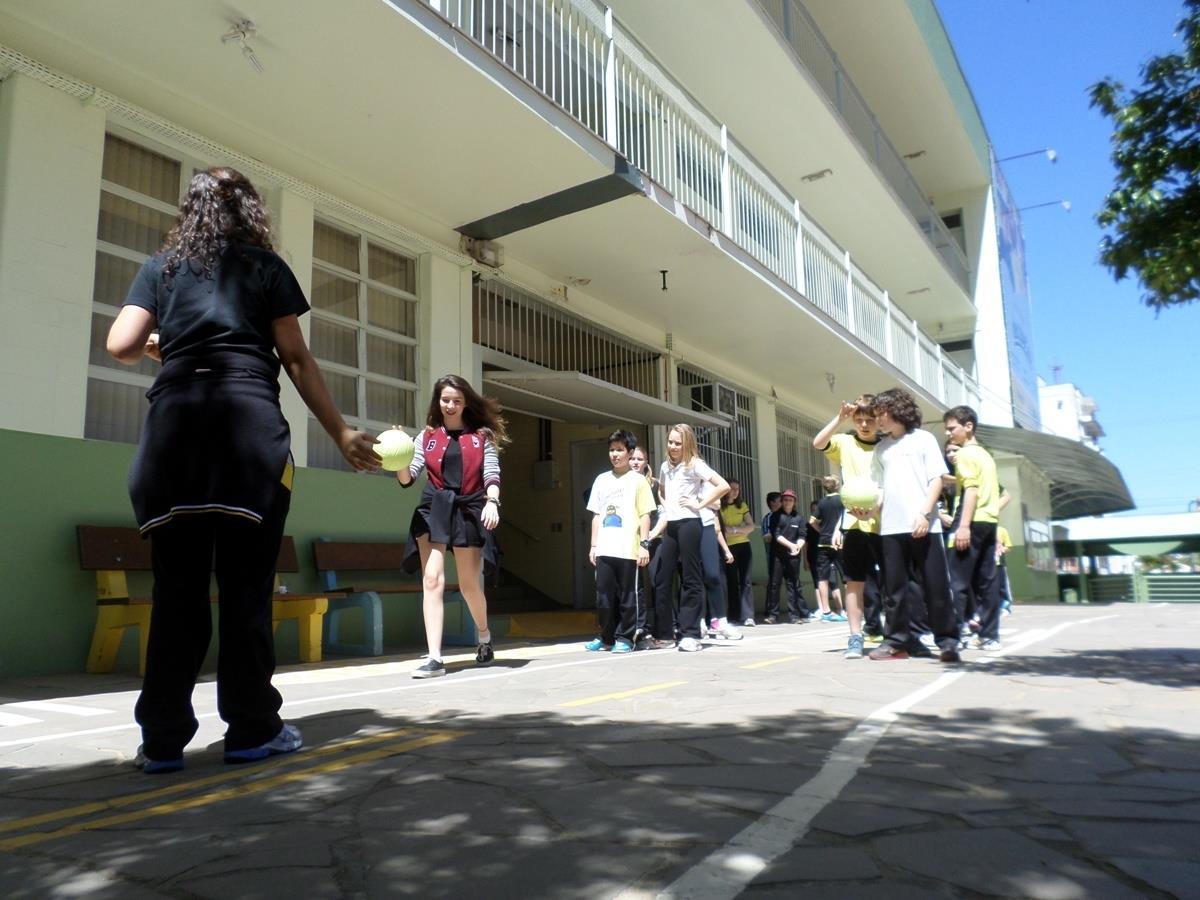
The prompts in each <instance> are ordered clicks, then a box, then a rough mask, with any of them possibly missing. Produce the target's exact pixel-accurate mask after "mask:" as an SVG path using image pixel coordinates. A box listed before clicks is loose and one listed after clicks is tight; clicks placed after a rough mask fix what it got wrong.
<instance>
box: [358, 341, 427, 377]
mask: <svg viewBox="0 0 1200 900" xmlns="http://www.w3.org/2000/svg"><path fill="white" fill-rule="evenodd" d="M414 356H415V354H414V353H413V348H412V347H411V346H410V345H408V344H398V343H396V342H395V341H389V340H388V339H387V338H382V337H377V336H376V335H373V334H368V335H367V371H368V372H372V373H374V374H375V375H387V376H388V377H390V378H400V379H403V380H404V381H416V380H417V379H416V364H415V361H414V359H413V357H414Z"/></svg>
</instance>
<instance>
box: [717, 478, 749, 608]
mask: <svg viewBox="0 0 1200 900" xmlns="http://www.w3.org/2000/svg"><path fill="white" fill-rule="evenodd" d="M721 521H722V523H724V525H725V543H726V544H728V545H729V552H730V553H732V554H733V562H731V563H729V564H728V565H726V566H725V586H726V589H727V596H728V598H729V621H731V622H736V623H737V624H739V625H753V624H754V594H753V589H752V585H751V584H750V564H751V562H752V561H753V551H752V550H751V549H750V535H751V534H753V533H754V531H755V525H754V517H753V516H751V515H750V506H749V504H747V503H746V500H745V498H744V497H742V485H741V483H740V482H739V481H738V480H737V479H736V478H730V479H729V493H728V494H726V495H725V496H724V497H722V498H721Z"/></svg>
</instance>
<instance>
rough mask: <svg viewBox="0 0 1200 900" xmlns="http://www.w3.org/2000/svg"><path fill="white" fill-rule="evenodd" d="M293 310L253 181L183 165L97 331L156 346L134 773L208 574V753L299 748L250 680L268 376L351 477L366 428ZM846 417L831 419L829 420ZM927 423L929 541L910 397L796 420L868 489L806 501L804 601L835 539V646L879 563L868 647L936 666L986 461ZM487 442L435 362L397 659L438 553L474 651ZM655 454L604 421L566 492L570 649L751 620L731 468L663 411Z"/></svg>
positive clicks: (482, 415)
mask: <svg viewBox="0 0 1200 900" xmlns="http://www.w3.org/2000/svg"><path fill="white" fill-rule="evenodd" d="M308 308H309V306H308V302H307V301H306V299H305V297H304V293H303V291H302V289H301V287H300V285H299V284H298V283H297V281H296V278H295V276H294V274H293V273H292V271H291V270H290V269H289V268H288V266H287V264H286V263H285V262H284V261H283V260H282V259H281V258H280V257H279V256H278V255H277V254H276V253H275V252H274V248H273V245H272V242H271V236H270V227H269V222H268V217H267V212H266V207H265V205H264V204H263V202H262V199H261V197H260V195H259V194H258V192H257V191H256V189H255V188H254V186H253V185H252V184H251V183H250V182H249V180H247V179H246V178H245V176H243V175H242V174H241V173H239V172H237V171H236V170H234V169H231V168H228V167H214V168H211V169H207V170H205V171H202V172H198V173H196V174H195V176H194V177H193V178H192V180H191V182H190V183H189V186H188V191H187V194H186V196H185V198H184V201H183V203H182V204H181V207H180V211H179V215H178V217H177V219H176V221H175V223H174V225H173V227H172V228H171V230H170V232H169V233H168V235H167V237H166V239H165V241H164V243H163V246H162V248H161V249H160V250H159V252H158V253H156V254H155V255H154V256H153V257H151V259H149V260H148V261H147V262H146V263H145V264H144V265H143V266H142V268H141V270H140V271H139V273H138V275H137V276H136V278H135V280H134V283H133V285H132V287H131V289H130V291H129V294H128V297H127V298H126V300H125V303H124V305H123V306H122V309H121V311H120V313H119V314H118V315H117V317H116V319H115V321H114V322H113V325H112V327H111V329H110V331H109V334H108V339H107V349H108V351H109V353H110V354H111V355H112V356H113V357H114V358H115V359H117V360H119V361H120V362H122V363H126V364H129V365H136V364H137V363H138V362H139V361H140V360H142V359H143V358H145V357H149V358H152V359H155V360H157V361H159V362H161V363H162V369H161V371H160V372H159V374H158V376H157V378H156V379H155V382H154V385H153V386H152V388H151V389H150V391H149V392H148V393H147V398H148V399H149V401H150V402H149V410H148V413H147V416H146V419H145V423H144V427H143V429H142V435H141V438H140V441H139V445H138V449H137V451H136V453H135V456H134V460H133V465H132V467H131V471H130V476H129V491H130V497H131V500H132V504H133V508H134V513H135V517H136V519H137V523H138V526H139V528H140V530H141V532H142V533H143V534H144V535H146V536H147V537H149V538H150V541H151V556H152V565H153V571H154V588H153V606H152V611H151V628H150V635H149V646H148V648H147V654H146V674H145V679H144V681H143V685H142V692H141V694H140V696H139V698H138V701H137V705H136V708H135V718H136V720H137V722H138V724H139V725H140V726H141V732H142V746H141V747H140V748H139V753H138V764H139V766H141V767H142V769H143V770H144V771H145V772H148V773H152V772H171V771H177V770H178V769H181V768H183V749H184V747H185V746H186V745H187V743H188V742H189V741H190V740H191V739H192V737H193V736H194V734H195V733H196V730H197V727H198V723H197V720H196V715H195V712H194V710H193V707H192V702H191V696H192V691H193V689H194V687H195V682H196V678H197V676H198V674H199V671H200V668H201V665H202V664H203V661H204V658H205V655H206V653H207V650H208V645H209V641H210V638H211V618H210V612H209V609H210V606H209V581H210V578H211V576H212V574H213V573H214V572H215V575H216V580H217V586H218V604H219V628H220V649H219V656H218V661H217V709H218V713H219V714H220V716H221V718H222V719H223V720H224V721H225V722H226V723H227V725H228V729H227V731H226V734H225V747H224V755H225V759H226V761H227V762H232V763H236V762H245V761H250V760H257V759H264V758H266V757H267V756H270V755H273V754H278V753H289V752H292V751H294V750H296V749H298V748H299V747H300V746H301V745H302V743H303V738H302V736H301V734H300V731H299V729H297V728H295V727H294V726H292V725H289V724H285V723H284V722H283V721H282V719H281V718H280V716H279V710H280V707H281V705H282V698H281V696H280V694H279V692H278V691H277V690H276V689H275V688H274V687H273V686H272V684H271V678H272V675H273V672H274V668H275V653H274V642H273V637H272V628H271V596H272V587H273V578H274V569H275V562H276V558H277V556H278V553H279V547H280V544H281V541H282V537H283V532H284V524H285V521H286V518H287V513H288V508H289V505H290V499H291V488H292V480H293V472H294V467H293V463H292V458H291V451H290V438H289V432H288V425H287V420H286V419H285V418H284V416H283V413H282V411H281V408H280V404H279V376H280V374H281V371H282V372H286V373H287V375H288V377H289V378H290V380H291V381H292V382H293V384H294V385H295V387H296V388H297V391H298V393H299V394H300V397H301V398H302V399H303V401H304V403H305V404H306V405H307V406H308V408H309V409H310V410H311V411H312V413H313V415H314V416H315V417H316V419H317V421H318V422H319V423H320V424H321V425H322V427H323V428H324V429H325V431H326V432H327V433H328V434H329V436H330V438H331V439H332V440H333V441H334V442H335V443H336V444H337V446H338V448H339V450H340V451H341V453H342V455H343V457H344V458H345V460H346V462H347V464H348V465H349V466H350V467H351V468H353V469H355V470H358V471H368V472H370V471H375V470H377V469H378V468H379V466H380V463H381V460H380V457H379V456H378V455H377V454H376V452H375V450H374V445H375V443H376V441H375V439H374V438H372V437H370V436H368V435H365V434H363V433H362V432H360V431H358V430H356V429H354V428H351V427H349V426H348V425H347V424H346V422H345V420H344V419H343V418H342V416H341V414H340V412H339V411H338V409H337V406H336V405H335V403H334V401H333V399H332V397H331V395H330V393H329V391H328V389H327V388H326V386H325V383H324V380H323V378H322V376H321V372H320V369H319V368H318V366H317V364H316V362H315V360H314V359H313V357H312V354H311V353H310V352H309V349H308V347H307V344H306V342H305V339H304V335H303V332H302V331H301V328H300V325H299V322H298V317H299V316H301V315H303V314H304V313H305V312H307V311H308ZM847 419H853V421H854V430H853V431H852V432H850V433H849V434H836V433H835V432H837V430H838V429H839V427H840V426H841V425H842V424H843V423H844V422H845V421H846V420H847ZM945 423H946V429H947V433H948V435H949V437H950V440H951V441H952V442H953V443H954V445H955V446H956V447H957V448H958V449H957V458H956V460H955V463H954V467H955V480H956V483H957V495H958V502H957V510H956V512H957V521H956V522H955V521H954V520H953V519H952V520H951V522H949V523H947V527H948V528H950V544H949V558H947V547H946V546H944V545H943V543H942V541H941V539H940V532H941V529H942V524H943V523H942V520H941V518H940V517H939V515H938V510H937V502H938V498H939V496H940V494H941V480H942V477H943V476H944V475H945V474H946V473H947V467H946V462H945V460H944V459H943V457H942V455H941V452H940V448H939V447H938V445H937V442H936V441H934V439H933V438H932V436H931V435H930V434H929V433H928V432H924V431H921V430H919V426H920V424H921V414H920V411H919V410H918V408H917V405H916V403H915V401H914V400H913V398H912V397H911V396H910V395H908V394H907V393H906V392H904V391H902V390H899V389H894V390H890V391H884V392H883V393H881V394H879V395H877V396H875V397H873V398H868V397H860V398H859V400H858V401H856V402H855V403H850V404H843V405H842V407H841V409H840V411H839V413H838V415H837V416H835V417H834V419H833V420H832V421H831V422H830V423H829V424H828V425H827V426H826V427H825V428H824V429H822V431H821V433H820V434H819V435H818V436H817V439H816V441H815V443H816V444H817V446H818V447H819V449H822V450H824V451H825V453H826V455H827V456H828V457H829V459H830V460H831V461H832V462H834V463H835V464H837V465H839V466H840V469H841V477H842V478H843V479H845V478H848V477H851V476H860V475H867V476H869V477H872V478H873V479H874V480H875V481H876V482H877V483H878V484H879V485H880V494H879V498H878V501H879V502H878V503H876V504H874V506H873V507H872V508H861V509H848V510H845V511H844V514H843V516H842V520H841V522H839V523H838V524H837V527H834V528H833V529H832V531H826V530H825V529H824V523H825V518H826V517H825V513H821V515H820V516H819V517H818V519H819V521H820V522H821V523H822V531H821V532H820V533H819V537H818V540H819V543H820V546H819V547H818V555H817V563H816V564H817V570H818V572H817V574H818V582H819V584H820V586H821V587H820V588H819V590H818V597H819V599H821V601H822V602H821V606H822V610H823V611H826V612H827V611H828V607H827V604H826V600H827V597H826V592H827V589H828V584H827V582H828V577H827V576H828V575H829V573H830V572H831V567H832V566H833V565H834V564H835V560H836V555H837V554H839V553H840V564H841V565H842V566H844V568H845V575H846V582H845V590H844V596H843V598H842V599H843V602H844V604H845V609H846V613H847V617H848V622H849V627H850V631H851V637H850V643H849V647H848V650H847V655H848V656H853V655H858V656H861V655H862V646H863V636H862V628H863V618H864V617H863V597H864V584H865V583H867V582H868V581H870V580H871V579H873V578H874V577H875V576H876V575H881V578H882V581H881V584H882V607H883V615H882V627H883V641H882V643H881V644H880V645H879V646H878V647H876V648H875V649H874V650H872V651H871V653H870V656H871V658H872V659H900V658H903V657H905V656H908V655H915V654H923V652H927V651H924V645H923V644H922V643H921V641H920V639H919V635H920V632H921V631H922V630H927V631H931V632H932V634H933V635H934V638H935V640H936V644H937V647H938V648H939V651H940V657H941V659H942V660H943V661H946V662H954V661H957V660H958V659H959V655H958V648H959V638H960V634H961V632H962V628H963V626H964V625H965V623H966V621H967V618H966V617H967V611H968V605H967V604H968V602H973V603H974V609H975V615H976V617H977V620H978V632H979V640H980V641H981V643H982V646H984V647H985V648H986V647H989V646H996V643H995V642H996V640H997V636H998V609H999V604H998V594H997V577H996V568H997V567H996V536H997V528H996V515H997V512H998V505H999V502H1000V491H999V487H998V484H997V482H996V477H995V465H994V463H993V462H992V461H991V457H990V456H989V455H988V454H987V453H986V451H984V450H983V449H982V447H980V446H979V445H978V443H977V442H976V440H975V436H974V429H975V427H976V425H977V418H976V416H975V413H974V412H973V411H972V410H970V409H969V408H968V407H956V408H955V409H952V410H950V411H949V412H948V413H947V414H946V417H945ZM877 432H879V433H881V434H882V437H877V436H876V433H877ZM506 439H507V438H506V433H505V422H504V419H503V418H502V417H501V416H500V413H499V407H498V406H497V404H496V403H495V402H494V401H492V400H490V399H488V398H485V397H483V396H481V395H479V394H478V393H476V392H475V391H474V390H473V389H472V387H471V386H470V384H468V383H467V382H466V381H465V380H464V379H462V378H461V377H459V376H456V375H448V376H444V377H442V378H440V379H438V381H437V382H436V383H435V385H434V389H433V395H432V397H431V399H430V404H429V409H428V413H427V416H426V425H425V428H424V429H423V430H422V431H421V432H420V434H419V435H418V436H417V439H416V441H415V455H414V458H413V461H412V463H411V465H409V466H408V467H406V468H403V469H401V470H400V471H399V472H397V479H398V480H399V482H400V484H401V485H404V486H408V485H411V484H412V483H413V482H414V481H415V480H416V479H417V477H418V476H420V475H421V474H422V472H426V473H427V474H428V480H427V483H426V485H425V488H424V490H423V493H422V496H421V499H420V502H419V503H418V505H417V508H416V510H415V511H414V513H413V516H412V521H411V523H410V528H409V543H410V547H409V549H410V553H409V554H408V558H409V561H410V564H411V568H412V569H413V570H416V571H419V572H420V573H421V576H422V584H423V609H424V618H425V629H426V638H427V642H428V654H427V657H426V659H425V662H424V663H423V664H422V665H421V666H420V667H419V668H418V669H417V670H416V671H415V672H414V673H413V674H414V677H418V678H428V677H435V676H438V675H442V674H444V673H445V666H444V664H443V662H442V658H441V641H442V622H443V613H442V600H443V593H444V588H445V557H446V554H447V553H448V552H450V553H453V554H454V556H455V561H456V565H457V569H458V575H459V582H460V584H461V590H462V592H463V596H464V597H465V599H466V601H467V606H468V608H469V610H470V613H471V616H472V618H473V619H474V621H475V624H476V628H477V630H478V634H479V644H478V647H477V650H476V663H477V664H478V665H481V666H486V665H489V664H491V663H492V661H493V659H494V651H493V649H492V644H491V635H490V634H489V632H488V619H487V606H486V599H485V597H484V592H483V589H482V586H481V585H482V581H481V577H480V576H481V573H482V572H483V571H484V570H485V569H486V568H487V567H488V566H489V565H493V564H494V563H495V561H496V548H495V542H494V540H493V539H492V532H493V530H494V529H495V527H496V525H497V524H498V523H499V521H500V514H499V509H500V467H499V461H498V450H499V448H500V447H501V446H502V445H503V444H504V443H505V441H506ZM666 449H667V459H666V460H665V461H664V462H663V463H662V466H661V468H660V469H659V471H658V475H657V477H655V476H654V475H653V474H652V471H651V467H650V465H649V460H648V459H647V458H646V456H645V452H644V450H642V449H641V448H639V447H637V445H636V441H635V440H634V438H633V436H632V435H631V434H629V433H628V432H625V431H618V432H615V433H614V434H613V435H612V436H611V438H610V441H609V459H610V462H611V463H612V468H611V471H610V472H607V473H604V474H603V475H602V476H600V477H599V478H597V479H596V484H595V485H594V486H593V490H592V492H591V497H590V501H589V503H590V505H589V509H591V511H592V512H593V513H594V514H595V519H594V523H593V528H592V542H591V543H592V547H591V558H592V561H593V563H594V564H595V566H596V586H597V595H598V602H597V606H598V609H599V615H600V623H601V629H600V635H599V636H598V637H597V638H596V640H595V641H593V642H591V643H590V644H589V645H588V646H589V649H595V650H602V649H611V650H612V651H614V652H629V651H630V650H632V649H634V648H635V647H637V646H639V645H640V646H645V647H656V648H662V647H675V646H677V647H678V649H679V650H681V651H683V652H694V651H696V650H699V649H700V648H701V647H702V643H701V641H702V639H703V638H704V637H706V636H709V637H716V638H718V639H725V640H739V639H741V637H742V635H741V632H740V631H739V630H738V628H737V627H736V624H735V623H741V624H742V625H743V626H748V625H752V624H754V618H753V615H754V610H753V600H752V594H751V585H750V580H749V578H750V562H751V551H750V535H751V534H753V533H754V530H755V524H754V520H753V518H752V517H751V515H750V511H749V508H748V506H747V504H746V502H745V500H744V499H743V498H742V497H741V494H740V485H739V484H737V482H736V481H732V480H731V481H727V480H726V479H724V478H723V477H721V475H720V474H718V473H717V472H715V471H714V470H713V469H712V468H711V467H710V466H709V465H707V464H706V463H705V462H704V460H703V459H701V458H700V455H699V451H698V446H697V441H696V436H695V434H694V432H693V431H692V429H691V428H690V427H689V426H687V425H686V424H680V425H676V426H674V427H673V428H671V429H670V431H669V432H668V434H667V443H666ZM795 507H796V496H795V492H794V491H790V490H788V491H784V492H783V493H782V495H781V497H780V507H779V510H778V511H773V512H772V513H771V514H770V516H769V517H768V518H767V521H766V522H765V523H764V528H765V537H766V538H767V543H768V545H769V546H770V554H769V557H770V563H769V566H770V571H771V573H772V574H771V578H770V583H769V585H768V610H767V613H768V614H767V617H766V620H765V621H767V622H770V621H773V620H774V619H775V616H777V615H778V610H779V604H778V598H779V592H780V589H781V587H782V586H783V585H787V587H788V591H789V599H790V600H791V603H792V609H793V611H799V610H801V609H804V608H805V607H804V606H803V599H802V594H801V592H800V589H799V580H798V579H799V557H800V554H801V552H802V551H803V547H804V544H805V541H806V538H805V536H804V535H805V532H806V531H807V528H808V526H809V525H810V524H812V523H811V522H808V521H805V519H804V518H803V517H802V516H800V515H798V514H797V511H796V509H795ZM677 571H678V574H679V581H680V595H679V602H678V604H676V603H675V590H674V582H675V578H676V573H677ZM643 572H647V573H649V576H650V577H649V578H645V577H643ZM651 586H652V589H653V590H652V592H653V600H652V602H648V601H647V597H648V596H649V594H650V591H649V589H648V588H650V587H651ZM910 597H912V598H913V599H912V602H911V603H910V599H909V598H910ZM921 600H923V602H920V601H921ZM868 618H869V617H868Z"/></svg>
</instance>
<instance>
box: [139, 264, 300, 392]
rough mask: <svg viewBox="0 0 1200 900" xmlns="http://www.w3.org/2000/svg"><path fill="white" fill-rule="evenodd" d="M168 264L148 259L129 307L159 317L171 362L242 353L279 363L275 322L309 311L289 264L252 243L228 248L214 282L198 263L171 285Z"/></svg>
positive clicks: (179, 271) (161, 346) (183, 270)
mask: <svg viewBox="0 0 1200 900" xmlns="http://www.w3.org/2000/svg"><path fill="white" fill-rule="evenodd" d="M163 263H164V259H163V256H162V254H159V255H157V256H154V257H151V258H150V259H148V260H147V261H146V263H145V264H144V265H143V266H142V269H141V271H140V272H138V274H137V277H136V278H135V279H134V280H133V285H132V287H130V289H129V296H128V297H126V298H125V305H126V306H140V307H141V308H142V309H145V310H148V311H149V312H151V313H153V314H154V316H155V318H156V319H157V320H158V331H159V342H158V346H159V350H160V351H161V353H162V357H163V362H167V361H169V360H170V359H172V358H175V357H179V358H183V357H193V356H194V357H197V358H203V357H205V356H207V355H209V354H211V353H221V352H236V353H248V354H250V355H252V356H256V357H258V358H260V359H262V360H264V361H266V362H269V363H271V364H272V365H274V366H278V365H279V359H278V357H277V356H276V355H275V339H274V336H273V335H272V333H271V323H272V322H274V321H275V320H276V319H280V318H283V317H284V316H290V315H297V316H299V315H303V314H304V313H306V312H308V301H307V300H305V299H304V292H303V291H302V290H301V289H300V285H299V283H298V282H297V281H296V276H295V275H293V274H292V270H291V269H289V268H288V265H287V263H285V262H284V261H283V260H282V259H280V258H279V257H278V256H276V255H275V254H274V253H272V252H271V251H270V250H263V249H261V248H259V247H249V246H245V245H236V246H232V247H227V248H226V249H225V250H224V251H222V253H221V255H220V257H219V258H218V261H217V265H216V266H215V267H214V271H213V275H212V277H210V278H206V277H205V276H204V274H203V272H201V271H200V267H199V265H198V264H197V263H195V262H193V263H192V264H191V265H190V266H188V265H186V264H184V265H180V266H179V268H178V269H177V270H176V272H175V275H174V277H173V278H171V279H169V280H164V278H163ZM276 371H278V369H276Z"/></svg>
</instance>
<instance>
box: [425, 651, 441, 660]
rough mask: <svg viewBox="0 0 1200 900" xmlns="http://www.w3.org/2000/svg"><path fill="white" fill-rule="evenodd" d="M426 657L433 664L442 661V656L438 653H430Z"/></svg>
mask: <svg viewBox="0 0 1200 900" xmlns="http://www.w3.org/2000/svg"><path fill="white" fill-rule="evenodd" d="M427 655H428V657H429V659H432V660H433V661H434V662H441V661H442V654H440V653H430V654H427Z"/></svg>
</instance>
